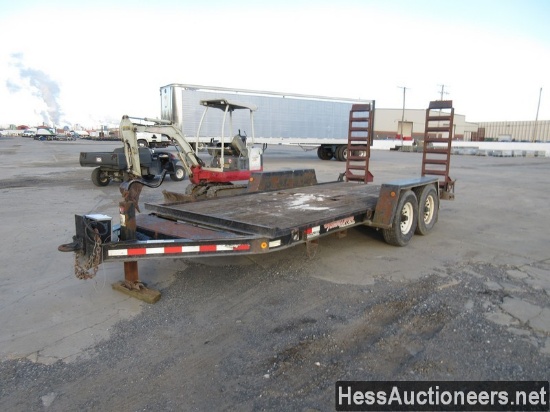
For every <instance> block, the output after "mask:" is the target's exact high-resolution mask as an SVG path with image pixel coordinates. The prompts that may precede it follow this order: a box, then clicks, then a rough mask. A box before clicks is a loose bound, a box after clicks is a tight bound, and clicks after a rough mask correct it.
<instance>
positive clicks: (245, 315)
mask: <svg viewBox="0 0 550 412" xmlns="http://www.w3.org/2000/svg"><path fill="white" fill-rule="evenodd" d="M114 147H115V144H113V143H109V144H102V143H95V142H87V141H77V142H37V141H33V140H29V139H24V138H5V137H2V138H0V160H1V162H0V168H1V171H2V175H1V176H2V178H1V179H0V200H1V201H0V212H1V213H2V216H4V219H5V220H4V222H3V225H2V228H3V233H4V242H3V248H2V250H0V260H1V261H2V262H3V265H2V267H1V268H0V293H1V296H2V301H1V303H0V308H1V311H0V331H1V332H0V356H1V362H0V409H1V410H6V411H7V410H9V411H33V410H48V411H67V410H105V411H108V410H109V411H110V410H116V411H137V410H147V411H158V410H197V411H198V410H244V411H247V410H297V411H316V410H319V411H330V410H334V385H335V382H336V381H338V380H548V379H549V377H550V373H549V372H550V303H549V302H550V299H549V295H550V249H549V247H548V244H549V236H548V233H549V232H550V223H549V220H548V205H549V204H550V194H549V192H548V190H547V188H548V176H549V174H550V158H489V157H474V156H454V157H453V159H452V164H451V168H452V170H453V173H452V174H451V175H452V176H453V178H456V179H457V193H456V200H455V201H454V202H442V205H441V210H440V216H439V222H438V224H437V225H436V228H435V230H434V232H433V233H431V234H430V235H429V236H426V237H419V236H415V238H413V240H412V242H411V244H409V245H408V246H407V247H405V248H397V247H391V246H388V245H386V244H385V243H384V242H383V240H382V236H381V234H380V233H379V232H376V231H375V230H371V229H369V228H366V227H365V228H358V229H354V230H350V231H349V232H348V235H347V237H345V238H343V239H337V238H336V237H328V238H322V239H321V241H320V245H319V247H318V249H317V252H316V254H315V256H313V257H308V255H307V253H306V250H305V247H300V246H298V247H295V248H292V249H288V250H285V251H281V252H277V253H273V254H270V255H268V256H262V257H261V258H258V257H247V258H245V257H240V258H215V259H204V258H202V259H197V260H162V261H149V262H144V263H140V274H141V277H142V280H144V281H145V282H147V283H148V285H149V286H150V287H153V288H156V289H159V290H160V291H161V292H162V298H161V300H160V301H159V302H158V303H156V304H154V305H148V304H144V303H141V302H138V301H136V300H135V299H131V298H128V297H126V296H125V295H123V294H120V293H119V292H116V291H113V290H112V289H111V286H110V285H111V283H113V282H115V281H117V280H120V279H121V277H122V274H121V271H122V269H121V264H118V265H117V264H111V263H109V264H105V265H103V266H102V268H101V269H100V271H99V273H98V275H97V276H96V278H95V279H93V280H91V281H80V280H78V279H76V278H75V277H74V274H73V258H72V256H71V255H70V254H62V253H60V252H57V246H58V245H59V244H61V243H66V242H68V241H70V239H71V236H72V234H73V232H74V222H73V215H74V214H75V213H88V212H92V211H93V212H100V213H106V214H109V215H111V216H115V222H117V221H118V209H117V205H118V201H119V197H120V195H119V194H118V187H117V185H115V184H111V185H110V186H107V187H105V188H97V187H95V186H93V185H92V183H91V179H90V173H91V169H84V168H81V167H79V165H78V152H80V151H91V150H97V151H103V150H112V149H113V148H114ZM265 165H266V168H267V169H279V168H282V167H291V168H296V167H314V168H316V169H317V174H318V179H319V180H320V181H329V180H334V179H335V178H336V177H337V175H338V173H339V172H341V171H342V170H343V167H344V166H343V164H341V163H338V162H335V161H330V162H322V161H320V160H318V159H317V157H316V155H315V153H313V152H303V151H301V150H300V149H285V148H282V147H273V148H270V149H268V151H267V153H266V156H265ZM419 169H420V155H419V154H415V153H396V152H373V156H372V171H373V173H374V175H375V180H376V182H377V183H382V182H384V181H388V180H391V179H393V178H400V177H409V176H411V175H418V171H419ZM165 185H166V188H167V189H169V190H176V189H179V188H180V187H181V188H183V187H184V183H181V182H179V183H178V182H166V183H165ZM160 199H161V195H160V190H157V191H145V190H144V193H143V194H142V200H143V201H155V200H160Z"/></svg>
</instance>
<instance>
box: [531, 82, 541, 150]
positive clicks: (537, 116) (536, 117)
mask: <svg viewBox="0 0 550 412" xmlns="http://www.w3.org/2000/svg"><path fill="white" fill-rule="evenodd" d="M541 96H542V87H541V88H540V90H539V104H538V105H537V115H536V116H535V126H534V127H533V137H532V138H531V140H532V141H533V142H534V141H535V140H537V126H538V121H539V109H540V98H541Z"/></svg>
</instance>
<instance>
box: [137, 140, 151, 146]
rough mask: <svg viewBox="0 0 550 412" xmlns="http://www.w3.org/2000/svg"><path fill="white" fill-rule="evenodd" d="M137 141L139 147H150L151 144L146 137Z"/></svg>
mask: <svg viewBox="0 0 550 412" xmlns="http://www.w3.org/2000/svg"><path fill="white" fill-rule="evenodd" d="M137 143H138V147H149V144H148V143H147V140H145V139H139V140H138V141H137Z"/></svg>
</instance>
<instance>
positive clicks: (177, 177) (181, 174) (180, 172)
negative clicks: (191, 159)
mask: <svg viewBox="0 0 550 412" xmlns="http://www.w3.org/2000/svg"><path fill="white" fill-rule="evenodd" d="M170 179H172V180H173V181H174V182H181V181H182V180H183V179H185V169H184V168H183V167H182V166H176V171H175V172H174V173H172V174H171V175H170Z"/></svg>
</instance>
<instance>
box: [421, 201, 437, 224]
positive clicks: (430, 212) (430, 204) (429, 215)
mask: <svg viewBox="0 0 550 412" xmlns="http://www.w3.org/2000/svg"><path fill="white" fill-rule="evenodd" d="M434 209H435V201H434V198H433V196H428V197H427V198H426V202H425V203H424V223H430V222H431V221H432V219H433V216H434Z"/></svg>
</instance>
